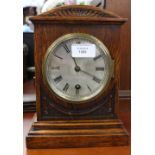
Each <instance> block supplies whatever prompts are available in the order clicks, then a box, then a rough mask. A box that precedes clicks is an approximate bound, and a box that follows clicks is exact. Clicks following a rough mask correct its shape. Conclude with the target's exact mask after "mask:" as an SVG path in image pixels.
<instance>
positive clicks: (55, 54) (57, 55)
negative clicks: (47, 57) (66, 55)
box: [53, 53, 63, 59]
mask: <svg viewBox="0 0 155 155" xmlns="http://www.w3.org/2000/svg"><path fill="white" fill-rule="evenodd" d="M53 55H54V56H55V57H57V58H59V59H63V58H62V57H60V56H58V55H56V54H55V53H54V54H53Z"/></svg>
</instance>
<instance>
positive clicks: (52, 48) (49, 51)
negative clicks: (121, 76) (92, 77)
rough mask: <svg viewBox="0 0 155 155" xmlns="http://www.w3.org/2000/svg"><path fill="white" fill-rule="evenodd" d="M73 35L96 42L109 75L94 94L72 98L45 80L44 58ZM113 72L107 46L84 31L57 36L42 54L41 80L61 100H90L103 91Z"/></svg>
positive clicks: (78, 101) (76, 101)
mask: <svg viewBox="0 0 155 155" xmlns="http://www.w3.org/2000/svg"><path fill="white" fill-rule="evenodd" d="M75 37H78V38H82V39H87V40H89V41H94V44H96V45H97V46H98V47H99V48H100V49H102V51H103V52H104V53H105V55H106V56H107V65H108V69H109V75H108V79H107V81H106V84H105V85H104V83H103V81H104V80H103V81H102V86H101V87H100V89H99V90H98V91H96V92H95V94H93V95H90V96H89V97H87V96H86V97H82V98H73V97H68V96H67V95H64V94H63V93H61V92H60V91H58V90H57V89H56V88H55V87H52V86H50V85H49V83H48V81H47V77H46V60H47V58H48V55H49V54H50V53H51V52H53V51H54V49H55V48H56V47H57V46H58V45H59V44H61V43H62V42H64V41H67V40H70V39H73V38H75ZM113 72H114V61H113V60H112V58H111V56H110V52H109V50H108V49H107V47H106V46H105V45H104V44H103V43H102V42H101V41H100V40H99V39H97V38H96V37H94V36H92V35H89V34H85V33H70V34H66V35H63V36H61V37H59V38H58V39H56V40H55V41H54V42H53V43H52V44H51V45H50V46H49V48H48V49H47V52H46V54H45V56H44V59H43V65H42V74H43V80H44V82H45V83H46V85H47V86H48V89H49V90H50V91H51V92H53V93H54V94H55V95H56V96H57V97H58V98H60V99H61V100H65V101H67V102H75V103H82V102H84V101H89V100H92V99H93V98H94V97H96V96H97V95H98V94H100V93H101V92H103V91H104V90H105V88H106V87H107V85H108V84H109V82H110V80H111V78H112V76H113Z"/></svg>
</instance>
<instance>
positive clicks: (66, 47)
mask: <svg viewBox="0 0 155 155" xmlns="http://www.w3.org/2000/svg"><path fill="white" fill-rule="evenodd" d="M63 47H64V49H65V51H66V52H67V53H71V51H70V49H69V48H68V46H67V45H66V44H64V43H63ZM71 57H72V56H71ZM72 59H73V61H74V64H75V68H78V67H79V66H78V65H77V62H76V60H75V58H73V57H72Z"/></svg>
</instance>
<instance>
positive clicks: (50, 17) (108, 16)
mask: <svg viewBox="0 0 155 155" xmlns="http://www.w3.org/2000/svg"><path fill="white" fill-rule="evenodd" d="M31 20H32V21H33V22H34V23H35V22H40V21H42V22H45V23H48V22H51V21H52V23H60V22H63V23H73V24H75V23H91V22H92V23H94V22H99V23H101V24H105V23H109V24H114V23H115V24H122V23H124V22H126V21H127V19H125V18H121V17H120V16H118V15H116V14H114V13H111V12H109V11H107V10H105V9H101V8H97V7H94V6H83V5H69V6H62V7H57V8H55V9H52V10H50V11H48V12H45V13H43V14H40V15H38V16H34V17H32V18H31Z"/></svg>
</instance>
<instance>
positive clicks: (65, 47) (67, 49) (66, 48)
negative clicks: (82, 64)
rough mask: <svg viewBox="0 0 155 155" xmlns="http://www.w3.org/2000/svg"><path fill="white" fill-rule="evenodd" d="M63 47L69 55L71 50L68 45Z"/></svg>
mask: <svg viewBox="0 0 155 155" xmlns="http://www.w3.org/2000/svg"><path fill="white" fill-rule="evenodd" d="M62 46H63V47H64V49H65V50H66V52H67V53H70V50H69V48H68V47H67V45H66V44H63V45H62Z"/></svg>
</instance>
